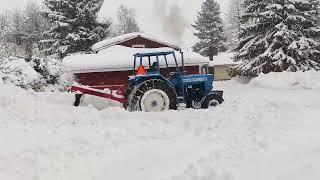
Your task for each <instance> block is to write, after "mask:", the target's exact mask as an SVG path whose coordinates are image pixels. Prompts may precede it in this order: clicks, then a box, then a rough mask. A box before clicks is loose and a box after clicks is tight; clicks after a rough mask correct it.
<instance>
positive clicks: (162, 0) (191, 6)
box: [0, 0, 228, 47]
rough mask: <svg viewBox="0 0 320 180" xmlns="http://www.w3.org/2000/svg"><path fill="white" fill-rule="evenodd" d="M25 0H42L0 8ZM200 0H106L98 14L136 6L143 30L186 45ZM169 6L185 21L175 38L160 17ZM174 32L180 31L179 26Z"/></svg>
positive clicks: (10, 1)
mask: <svg viewBox="0 0 320 180" xmlns="http://www.w3.org/2000/svg"><path fill="white" fill-rule="evenodd" d="M27 1H39V2H41V0H0V2H1V3H0V11H4V10H5V9H14V8H17V7H23V6H24V5H25V4H26V2H27ZM203 1H204V0H105V2H104V6H103V8H102V9H101V14H100V17H110V18H113V19H115V15H116V11H117V8H118V7H119V6H120V5H121V4H124V5H126V6H127V7H131V8H134V9H136V11H137V20H138V23H139V25H140V27H141V29H142V30H143V31H144V32H145V33H147V34H151V35H154V36H156V37H159V38H166V39H168V38H170V39H171V41H172V42H175V43H176V44H180V45H183V46H185V47H189V46H191V45H192V44H193V43H194V42H195V41H196V39H195V38H194V37H193V35H192V32H193V29H192V28H191V26H190V24H191V23H193V22H194V20H195V18H196V16H197V11H199V9H200V7H201V3H202V2H203ZM218 2H219V3H220V4H221V9H222V11H226V9H227V2H228V0H218ZM172 7H179V8H180V11H181V13H179V14H180V16H181V18H182V19H181V20H182V21H183V24H185V27H184V30H183V33H180V34H181V37H180V38H178V39H179V40H177V39H174V38H171V37H168V32H167V31H170V30H167V28H168V26H169V25H168V24H167V23H164V22H163V19H164V18H165V17H166V16H169V14H170V9H172ZM175 15H176V14H175ZM174 24H179V23H174ZM173 26H174V25H173V24H172V26H171V25H170V27H173ZM179 26H180V24H179ZM170 27H169V28H170ZM175 28H177V27H175ZM177 32H180V31H179V30H178V31H177ZM181 32H182V31H181Z"/></svg>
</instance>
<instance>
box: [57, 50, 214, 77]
mask: <svg viewBox="0 0 320 180" xmlns="http://www.w3.org/2000/svg"><path fill="white" fill-rule="evenodd" d="M167 51H175V50H174V49H172V48H155V49H147V48H128V47H123V46H113V47H110V48H107V49H104V50H102V51H100V52H99V53H98V54H82V55H71V56H68V57H66V58H64V60H63V66H64V68H65V69H66V71H69V72H73V73H89V72H108V71H109V72H110V71H124V70H131V69H132V68H133V62H134V61H133V55H134V54H137V53H153V52H167ZM176 57H177V61H178V63H179V64H180V65H181V55H180V53H179V52H178V51H176ZM155 60H156V59H155V58H153V59H151V61H152V62H154V61H155ZM167 60H168V65H169V66H171V67H172V66H175V61H174V58H173V57H172V56H168V57H167ZM159 61H160V66H162V67H165V66H166V64H165V60H164V57H160V58H159ZM209 62H210V61H209V60H208V59H207V58H205V57H203V56H201V55H200V54H197V53H194V52H190V51H186V52H184V63H185V66H194V65H204V64H208V63H209ZM144 63H145V65H146V67H148V61H147V60H144Z"/></svg>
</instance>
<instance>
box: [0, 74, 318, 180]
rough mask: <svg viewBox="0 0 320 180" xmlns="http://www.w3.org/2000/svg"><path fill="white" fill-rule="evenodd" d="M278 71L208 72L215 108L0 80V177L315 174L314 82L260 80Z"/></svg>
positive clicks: (84, 179)
mask: <svg viewBox="0 0 320 180" xmlns="http://www.w3.org/2000/svg"><path fill="white" fill-rule="evenodd" d="M285 75H286V73H280V74H278V75H277V77H276V75H271V77H270V78H267V77H263V76H262V77H260V78H261V79H259V78H257V79H256V80H253V82H252V83H254V82H255V81H256V82H259V83H260V84H259V85H253V84H251V85H243V84H238V83H236V82H235V81H229V82H217V83H216V85H215V87H216V88H217V89H221V90H224V91H225V102H224V104H223V105H222V106H220V107H218V108H216V109H208V110H186V111H182V112H179V111H168V112H164V113H148V114H146V113H141V112H135V113H129V112H126V111H124V110H122V109H119V108H110V109H105V110H102V111H98V110H97V109H95V108H92V106H88V107H79V108H75V107H72V102H73V98H74V97H73V95H72V94H69V93H35V92H33V91H26V90H23V89H21V88H18V87H15V86H11V85H5V84H0V138H1V139H0V147H1V148H0V179H6V180H21V179H23V180H35V179H40V180H42V179H46V180H56V179H61V180H70V179H77V180H88V179H94V180H105V179H113V180H126V179H139V180H150V179H154V180H191V179H192V180H203V179H221V180H232V179H236V180H248V179H263V180H264V179H267V180H276V179H279V178H281V179H288V180H289V179H290V180H291V179H295V178H296V179H297V178H298V179H301V178H302V179H303V178H307V179H319V178H320V175H319V173H318V170H319V168H320V159H319V158H317V157H319V148H320V143H319V141H318V137H320V132H319V130H318V127H319V126H320V122H319V116H320V112H319V109H320V104H319V101H320V95H319V89H305V88H296V89H292V88H291V87H290V86H286V85H281V88H277V89H273V88H269V87H270V84H273V83H272V81H276V80H277V81H280V79H281V81H280V82H285V81H286V79H287V77H286V76H285ZM272 76H274V77H272ZM294 76H295V77H296V78H295V79H298V80H297V81H298V82H299V83H311V82H314V80H313V79H312V78H310V79H308V78H304V77H308V76H310V77H313V76H315V77H319V73H318V72H306V74H303V73H298V74H295V75H294ZM276 78H278V79H276ZM263 79H268V81H266V80H265V81H264V80H263ZM272 79H273V80H272ZM299 79H300V80H301V81H303V82H300V80H299ZM0 83H1V82H0ZM274 84H277V83H276V82H275V83H274ZM253 169H254V171H252V170H253Z"/></svg>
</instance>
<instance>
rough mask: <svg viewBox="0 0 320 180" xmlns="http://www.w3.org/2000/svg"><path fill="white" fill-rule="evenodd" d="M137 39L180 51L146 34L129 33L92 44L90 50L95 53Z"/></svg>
mask: <svg viewBox="0 0 320 180" xmlns="http://www.w3.org/2000/svg"><path fill="white" fill-rule="evenodd" d="M137 37H142V38H145V39H148V40H151V41H155V42H159V43H161V44H164V45H167V46H169V47H171V48H173V49H176V50H179V49H181V48H180V47H178V46H176V45H173V44H168V43H165V42H163V41H161V40H158V39H155V38H154V37H152V36H150V35H146V34H143V33H129V34H124V35H120V36H116V37H113V38H108V39H105V40H103V41H100V42H98V43H96V44H94V45H93V46H92V50H93V51H95V52H98V51H101V50H104V49H106V48H109V47H112V46H115V45H118V44H120V43H122V42H125V41H128V40H131V39H134V38H137Z"/></svg>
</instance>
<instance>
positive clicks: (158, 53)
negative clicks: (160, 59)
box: [133, 51, 175, 57]
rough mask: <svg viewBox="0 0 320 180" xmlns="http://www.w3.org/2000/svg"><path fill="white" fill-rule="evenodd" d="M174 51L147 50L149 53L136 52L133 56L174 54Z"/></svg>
mask: <svg viewBox="0 0 320 180" xmlns="http://www.w3.org/2000/svg"><path fill="white" fill-rule="evenodd" d="M174 53H175V51H163V52H149V53H137V54H134V55H133V56H134V57H151V56H167V55H170V54H174Z"/></svg>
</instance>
